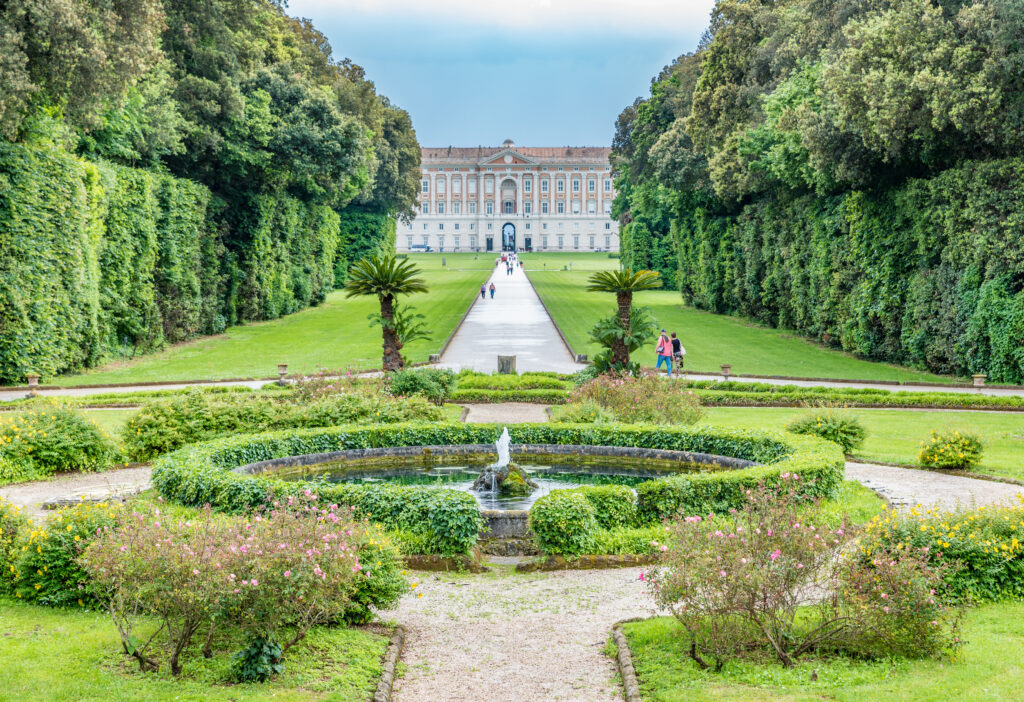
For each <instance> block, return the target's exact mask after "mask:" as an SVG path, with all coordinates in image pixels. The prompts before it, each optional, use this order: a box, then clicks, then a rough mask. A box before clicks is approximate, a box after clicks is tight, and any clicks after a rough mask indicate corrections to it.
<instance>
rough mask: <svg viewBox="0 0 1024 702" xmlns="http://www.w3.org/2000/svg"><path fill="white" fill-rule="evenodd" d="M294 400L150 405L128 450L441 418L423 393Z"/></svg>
mask: <svg viewBox="0 0 1024 702" xmlns="http://www.w3.org/2000/svg"><path fill="white" fill-rule="evenodd" d="M289 399H290V398H289V397H288V396H287V395H285V396H273V395H249V396H244V395H242V396H232V395H227V396H216V395H207V394H204V393H200V392H192V393H189V394H187V395H184V396H181V397H175V398H172V399H169V400H162V401H156V402H151V403H147V404H145V405H143V407H142V408H141V409H140V410H139V411H138V412H137V413H136V414H135V415H133V416H132V417H131V418H130V419H129V420H128V422H127V423H126V424H125V426H124V429H123V430H122V437H123V440H124V446H125V451H126V452H127V454H128V456H130V457H131V458H132V459H134V460H138V461H144V460H150V459H153V458H155V457H157V456H159V455H161V454H164V453H167V452H169V451H173V450H174V449H177V448H180V447H182V446H185V445H187V444H193V443H197V442H200V441H206V440H209V439H213V438H216V437H218V436H227V435H231V434H246V433H251V432H260V431H271V430H274V429H288V428H296V429H297V428H307V427H329V426H338V425H341V424H348V423H352V422H363V423H371V424H391V423H396V422H408V421H415V420H422V421H438V420H440V419H441V418H442V412H441V410H440V409H439V408H437V407H434V406H431V405H430V404H428V403H427V401H426V400H425V399H423V398H420V397H411V398H402V399H398V398H392V397H389V396H387V395H384V394H381V393H375V392H370V393H364V392H343V393H339V394H333V395H325V396H322V397H320V398H319V399H315V400H313V401H311V402H309V403H308V404H297V403H294V402H290V401H289Z"/></svg>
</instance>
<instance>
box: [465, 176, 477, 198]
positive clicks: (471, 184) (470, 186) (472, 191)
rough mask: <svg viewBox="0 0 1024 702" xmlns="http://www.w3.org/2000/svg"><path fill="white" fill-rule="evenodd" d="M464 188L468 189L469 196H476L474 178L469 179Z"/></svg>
mask: <svg viewBox="0 0 1024 702" xmlns="http://www.w3.org/2000/svg"><path fill="white" fill-rule="evenodd" d="M466 186H467V187H468V189H469V194H470V195H476V178H470V179H469V182H468V183H466Z"/></svg>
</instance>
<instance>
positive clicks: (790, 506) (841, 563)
mask: <svg viewBox="0 0 1024 702" xmlns="http://www.w3.org/2000/svg"><path fill="white" fill-rule="evenodd" d="M799 483H800V481H799V479H798V478H796V477H795V476H792V477H790V478H788V479H786V481H785V483H784V484H783V485H780V486H776V487H773V488H769V487H768V486H765V485H761V486H758V487H757V488H754V489H753V490H750V491H749V492H748V494H747V502H746V504H745V505H744V507H743V508H742V509H740V510H732V511H731V512H730V514H729V516H728V517H726V516H725V515H719V516H717V517H716V516H715V515H706V516H700V515H691V516H686V517H682V518H678V519H675V520H673V521H672V522H671V523H670V524H669V525H668V530H667V533H666V536H665V542H666V543H665V544H664V545H663V546H664V548H662V547H661V546H659V550H662V563H663V565H662V566H659V567H656V568H653V569H651V570H649V571H648V572H647V573H646V574H645V577H646V579H647V580H648V582H649V584H650V586H651V591H652V594H653V595H654V598H655V600H656V601H657V603H658V604H659V605H661V606H663V607H666V608H667V609H669V610H670V611H671V612H672V614H673V615H674V616H675V617H676V619H678V620H679V622H680V623H681V624H682V625H683V628H684V629H685V631H686V632H687V635H688V637H689V654H690V657H691V658H692V659H693V660H694V661H695V662H696V663H697V665H698V666H700V667H701V668H714V669H715V670H716V671H718V670H721V669H722V666H723V665H724V664H725V663H726V662H727V661H728V660H730V659H733V658H738V657H744V656H749V655H751V654H759V653H762V652H769V653H770V654H771V655H772V657H773V658H775V659H776V660H777V661H778V662H779V663H781V664H783V665H784V666H786V667H791V666H793V665H794V663H795V661H796V660H797V659H799V658H800V657H801V656H803V655H805V654H808V653H811V652H818V653H821V652H830V651H834V650H836V649H841V648H844V647H846V650H847V651H850V652H856V653H857V654H858V655H861V656H864V657H869V658H883V657H888V656H892V655H913V656H917V657H920V656H929V655H935V654H938V653H940V652H942V651H944V650H947V649H951V648H955V647H956V645H957V643H958V637H957V627H956V622H957V616H956V614H955V613H953V614H952V616H947V615H948V614H949V612H948V611H947V609H946V607H945V605H944V604H942V602H941V601H940V597H939V596H937V594H936V592H935V591H937V590H938V589H940V588H942V587H943V585H942V576H943V574H944V569H936V568H933V567H931V566H930V565H929V564H928V563H927V561H926V560H925V559H924V558H923V557H922V554H920V553H918V552H914V551H911V550H901V551H899V552H895V551H893V552H888V553H886V554H885V557H886V558H887V560H885V561H884V562H883V561H882V560H871V559H856V558H854V559H844V558H843V553H844V552H845V551H846V550H847V548H848V544H849V541H850V538H851V534H850V529H849V527H848V526H847V525H845V524H844V525H841V526H839V527H836V528H830V527H828V526H825V525H823V524H821V523H820V522H818V521H817V520H816V519H815V515H814V513H813V512H811V513H808V511H807V509H806V503H805V500H804V498H803V497H802V490H801V489H800V485H799ZM879 556H880V557H881V556H882V554H879ZM905 581H906V582H905ZM910 581H913V582H910ZM808 593H834V595H833V596H831V597H828V596H826V597H823V598H819V600H818V602H817V603H816V604H814V605H812V606H804V605H805V604H806V602H807V597H808ZM886 617H889V618H888V619H885V618H886ZM883 619H885V621H884V622H882V620H883Z"/></svg>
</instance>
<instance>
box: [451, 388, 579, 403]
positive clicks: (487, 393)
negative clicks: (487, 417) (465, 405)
mask: <svg viewBox="0 0 1024 702" xmlns="http://www.w3.org/2000/svg"><path fill="white" fill-rule="evenodd" d="M568 399H569V392H568V391H567V390H546V389H543V388H542V389H537V390H533V389H524V390H493V389H491V388H466V389H462V388H459V389H458V390H456V391H455V392H454V393H453V394H452V396H451V401H452V402H471V403H478V404H480V403H488V402H533V403H536V404H541V405H560V404H562V403H564V402H566V401H567V400H568Z"/></svg>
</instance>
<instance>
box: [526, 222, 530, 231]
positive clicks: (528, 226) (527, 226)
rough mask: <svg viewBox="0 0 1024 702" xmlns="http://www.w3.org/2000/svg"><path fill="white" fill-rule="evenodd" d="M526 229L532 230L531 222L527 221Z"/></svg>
mask: <svg viewBox="0 0 1024 702" xmlns="http://www.w3.org/2000/svg"><path fill="white" fill-rule="evenodd" d="M526 231H530V223H529V222H527V223H526Z"/></svg>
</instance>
